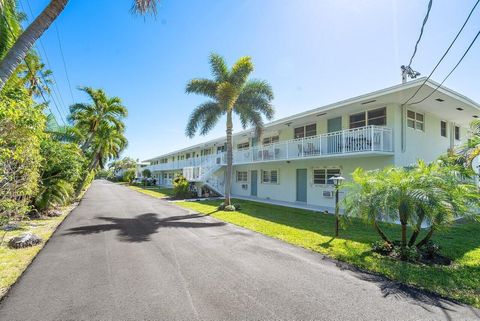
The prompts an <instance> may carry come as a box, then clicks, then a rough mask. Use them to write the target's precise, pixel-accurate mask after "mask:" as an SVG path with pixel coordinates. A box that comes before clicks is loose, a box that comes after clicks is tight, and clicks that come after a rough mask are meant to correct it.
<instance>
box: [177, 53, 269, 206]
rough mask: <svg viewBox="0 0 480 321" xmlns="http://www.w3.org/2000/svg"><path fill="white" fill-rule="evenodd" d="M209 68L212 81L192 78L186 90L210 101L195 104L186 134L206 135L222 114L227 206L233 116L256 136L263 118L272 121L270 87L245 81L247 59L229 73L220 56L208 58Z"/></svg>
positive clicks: (227, 200) (249, 65)
mask: <svg viewBox="0 0 480 321" xmlns="http://www.w3.org/2000/svg"><path fill="white" fill-rule="evenodd" d="M210 68H211V72H212V74H213V79H204V78H196V79H192V80H191V81H190V82H189V83H188V84H187V88H186V92H187V93H189V94H190V93H194V94H200V95H204V96H207V97H209V98H210V100H208V101H206V102H205V103H203V104H201V105H199V106H198V107H197V108H195V110H194V111H193V113H192V114H191V116H190V119H189V121H188V124H187V128H186V131H185V133H186V135H187V136H188V137H190V138H192V137H193V136H194V135H195V133H196V132H197V130H199V131H200V134H201V135H206V134H207V133H208V132H209V131H210V130H211V129H212V128H213V127H214V126H215V125H216V124H217V122H218V120H219V119H220V117H222V116H223V115H226V117H227V123H226V134H227V170H226V172H227V173H226V184H225V204H226V205H230V204H231V201H230V191H231V185H232V162H233V146H232V131H233V119H232V117H233V114H236V115H238V116H239V118H240V122H241V124H242V127H243V128H246V127H247V126H248V125H252V126H253V127H254V128H255V133H256V135H257V136H260V135H261V133H262V131H263V116H265V117H266V118H267V119H269V120H270V119H272V118H273V114H274V109H273V107H272V105H271V103H270V102H271V101H272V99H273V92H272V88H271V87H270V85H269V84H268V83H267V82H266V81H262V80H248V77H249V76H250V74H251V73H252V71H253V63H252V61H251V58H250V57H242V58H240V59H239V60H238V61H237V62H236V63H235V64H234V65H233V66H232V68H231V69H230V70H229V69H228V67H227V64H226V62H225V60H224V58H223V57H221V56H219V55H217V54H211V55H210Z"/></svg>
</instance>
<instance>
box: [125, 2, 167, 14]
mask: <svg viewBox="0 0 480 321" xmlns="http://www.w3.org/2000/svg"><path fill="white" fill-rule="evenodd" d="M159 2H160V1H159V0H134V1H133V4H132V9H131V11H132V12H133V13H135V14H141V15H144V14H147V13H151V14H153V15H154V16H156V15H157V6H158V3H159Z"/></svg>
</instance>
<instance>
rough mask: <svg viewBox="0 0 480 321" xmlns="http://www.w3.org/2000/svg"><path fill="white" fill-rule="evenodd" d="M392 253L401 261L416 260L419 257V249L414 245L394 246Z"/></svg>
mask: <svg viewBox="0 0 480 321" xmlns="http://www.w3.org/2000/svg"><path fill="white" fill-rule="evenodd" d="M392 255H393V256H395V257H397V258H399V259H401V260H402V261H409V262H417V261H418V260H419V259H420V251H419V250H418V248H417V247H416V246H405V247H401V246H394V248H393V251H392Z"/></svg>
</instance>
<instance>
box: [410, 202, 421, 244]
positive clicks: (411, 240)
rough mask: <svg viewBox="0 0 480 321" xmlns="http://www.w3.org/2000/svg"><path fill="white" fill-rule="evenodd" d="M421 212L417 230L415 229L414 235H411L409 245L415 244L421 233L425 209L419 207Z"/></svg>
mask: <svg viewBox="0 0 480 321" xmlns="http://www.w3.org/2000/svg"><path fill="white" fill-rule="evenodd" d="M419 211H420V213H419V215H418V222H417V226H416V227H415V231H413V233H412V236H411V237H410V241H408V246H412V245H413V244H415V241H416V240H417V237H418V235H419V234H420V230H421V229H422V223H423V219H424V218H425V211H424V210H423V209H419Z"/></svg>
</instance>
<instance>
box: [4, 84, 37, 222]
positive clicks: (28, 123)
mask: <svg viewBox="0 0 480 321" xmlns="http://www.w3.org/2000/svg"><path fill="white" fill-rule="evenodd" d="M44 126H45V116H44V114H43V109H42V107H41V106H38V105H37V106H35V105H34V104H33V102H32V101H31V99H30V97H29V96H28V94H27V92H26V90H25V89H22V88H19V87H12V88H10V87H8V86H7V87H5V88H4V90H3V93H2V94H0V219H8V218H11V217H16V216H22V215H23V214H25V213H26V212H27V211H28V210H29V204H30V200H31V198H32V197H33V196H34V195H35V194H36V193H37V190H38V185H37V183H38V180H39V169H40V165H41V155H40V143H41V141H42V137H43V136H44V132H43V131H44Z"/></svg>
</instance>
